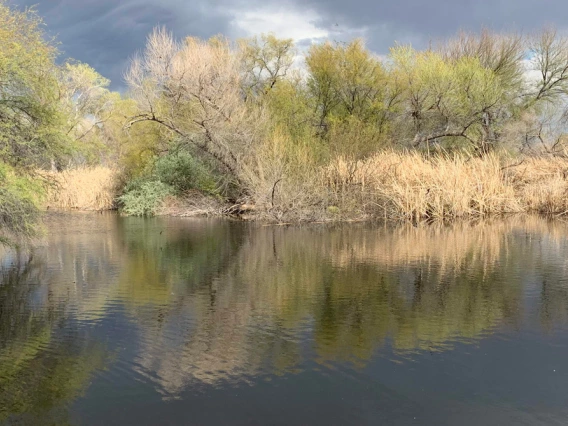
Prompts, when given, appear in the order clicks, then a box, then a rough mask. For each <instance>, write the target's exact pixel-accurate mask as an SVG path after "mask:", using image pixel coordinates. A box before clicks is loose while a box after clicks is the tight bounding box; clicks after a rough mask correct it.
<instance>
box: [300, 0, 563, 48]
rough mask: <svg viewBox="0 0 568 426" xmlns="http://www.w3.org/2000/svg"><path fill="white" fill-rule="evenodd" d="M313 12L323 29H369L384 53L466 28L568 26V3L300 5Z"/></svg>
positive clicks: (317, 0)
mask: <svg viewBox="0 0 568 426" xmlns="http://www.w3.org/2000/svg"><path fill="white" fill-rule="evenodd" d="M300 4H301V5H302V7H304V8H313V9H314V10H316V11H317V12H318V14H319V15H320V16H321V19H320V21H319V22H318V23H317V24H318V25H319V26H321V27H324V28H333V27H334V26H335V24H336V23H337V24H339V27H341V26H343V27H346V28H347V29H348V30H349V29H356V28H361V27H365V28H366V29H367V37H368V41H369V45H370V46H371V47H372V48H375V49H376V50H379V51H380V53H382V52H385V51H386V50H387V49H388V47H389V46H392V44H393V42H394V41H399V42H404V43H407V42H412V43H413V44H418V45H425V44H427V43H428V42H429V41H435V40H437V39H440V38H443V37H447V36H448V35H451V34H455V33H456V32H457V31H459V30H461V29H465V30H474V31H476V30H479V29H480V28H482V27H488V28H491V29H495V30H516V31H523V32H531V31H533V30H535V29H537V28H541V27H542V26H544V25H550V24H552V25H554V24H556V25H557V26H558V27H562V26H563V25H564V23H565V22H568V20H567V18H568V2H566V0H429V1H426V0H398V1H390V0H382V1H373V0H348V1H345V0H302V1H301V2H300V1H299V0H298V5H300Z"/></svg>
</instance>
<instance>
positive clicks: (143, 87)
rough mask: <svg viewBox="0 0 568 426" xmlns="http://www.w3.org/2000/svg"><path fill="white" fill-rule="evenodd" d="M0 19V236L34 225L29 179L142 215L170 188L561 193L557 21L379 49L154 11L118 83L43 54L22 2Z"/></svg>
mask: <svg viewBox="0 0 568 426" xmlns="http://www.w3.org/2000/svg"><path fill="white" fill-rule="evenodd" d="M0 22H1V24H0V42H1V43H0V82H1V83H2V84H0V172H1V173H2V175H3V176H6V178H4V179H2V182H1V183H0V201H1V202H0V205H2V211H1V212H0V218H1V219H0V220H1V222H0V225H1V226H0V228H1V232H2V234H1V238H2V241H3V242H7V241H13V236H15V235H23V236H32V235H34V233H36V232H37V227H36V226H35V225H34V224H35V223H36V221H37V218H38V217H39V215H38V211H39V210H38V209H39V207H40V206H42V205H45V202H44V201H45V199H44V196H45V194H46V193H47V204H48V205H49V206H51V207H59V208H82V209H84V208H88V209H104V208H113V207H115V206H118V207H119V208H121V209H122V211H123V212H124V213H126V214H132V215H152V214H157V213H159V212H161V211H163V210H162V209H161V208H160V206H163V205H164V203H165V202H170V203H171V200H174V199H178V200H190V201H191V202H189V204H190V205H191V206H192V207H191V208H196V209H197V210H199V211H204V210H207V209H200V208H199V206H198V205H197V204H199V203H204V204H207V205H210V204H211V203H212V202H213V203H221V204H222V205H223V204H224V205H225V206H226V208H225V209H221V208H219V209H218V210H219V211H226V212H241V213H242V212H243V211H254V214H255V216H256V217H259V218H264V219H269V220H275V221H302V220H310V221H314V220H315V221H319V220H338V219H340V220H345V219H364V218H372V217H379V216H380V217H389V218H406V219H412V220H420V219H434V218H442V219H447V218H453V217H461V216H485V215H489V214H495V213H504V212H511V211H545V212H549V213H565V212H566V210H567V209H566V205H565V203H564V201H563V200H564V198H565V195H566V194H568V184H567V181H566V178H565V177H566V170H568V160H567V159H566V140H567V138H566V132H565V124H566V105H567V104H566V100H567V96H566V95H567V93H568V39H567V38H564V37H563V36H561V35H559V34H557V33H556V32H555V31H554V30H553V29H545V30H543V31H542V32H541V33H539V34H535V35H529V36H521V35H516V34H511V35H507V34H497V33H493V32H490V31H487V30H484V31H482V32H480V33H479V34H472V33H462V34H459V35H458V36H457V37H455V38H453V39H450V40H447V41H445V42H442V43H440V44H439V45H437V46H434V47H431V48H429V49H427V50H423V51H420V50H416V49H414V48H412V47H411V46H402V45H398V46H395V47H393V48H392V49H391V51H390V53H389V55H388V56H387V57H385V58H379V57H377V56H376V55H374V54H373V53H372V52H370V51H369V50H368V49H366V48H365V45H364V43H363V41H362V40H353V41H352V42H349V43H332V42H324V43H321V44H314V45H312V46H311V47H310V48H309V49H308V50H307V51H300V50H299V49H298V48H296V47H295V46H294V43H293V41H292V40H290V39H278V38H276V37H275V36H274V35H271V34H269V35H260V36H257V37H252V38H249V39H243V40H238V41H236V42H232V41H230V40H227V39H225V38H223V37H219V36H218V37H214V38H212V39H210V40H199V39H196V38H193V37H187V38H186V39H184V40H176V39H174V37H173V36H172V35H171V34H170V33H169V32H168V31H167V30H166V29H164V28H157V29H156V30H154V31H153V32H152V33H151V34H150V35H149V37H148V40H147V44H146V48H145V50H144V51H143V52H142V53H141V54H140V55H139V56H137V57H136V58H134V59H133V60H132V63H131V64H130V67H129V69H128V70H127V72H126V74H125V78H126V82H127V84H128V88H129V91H128V92H127V93H126V94H125V95H124V96H121V95H120V94H118V93H113V92H111V91H109V89H108V87H109V83H110V82H109V81H108V80H107V79H105V78H104V77H102V76H101V75H100V74H98V73H97V72H96V71H95V70H94V69H93V68H91V67H90V66H89V65H87V64H83V63H79V62H76V61H74V60H71V59H68V60H65V61H63V62H62V63H61V61H59V58H58V52H57V49H56V47H55V43H54V41H53V40H49V39H47V38H46V36H45V34H44V32H43V30H42V28H43V26H42V21H41V19H40V18H39V17H38V16H37V14H36V13H35V12H34V11H33V10H28V11H24V12H20V11H17V10H15V9H13V8H10V7H9V6H8V5H7V3H5V2H3V1H2V2H0ZM536 164H538V171H537V170H536V169H535V167H536ZM525 166H526V167H525ZM542 170H547V172H546V173H543V172H542ZM531 171H534V173H536V174H537V175H538V176H539V178H538V179H537V180H538V182H539V183H538V185H537V186H538V188H540V189H542V188H545V189H546V191H548V192H550V191H553V192H554V194H553V195H552V194H551V195H550V197H548V198H547V199H546V200H544V199H542V191H541V192H539V191H540V189H539V190H538V191H537V190H535V188H534V184H535V183H534V182H533V181H532V180H531V179H532V178H530V177H528V176H529V173H530V172H531ZM90 176H106V177H101V178H100V179H99V180H98V182H100V184H97V185H93V187H92V189H89V188H88V187H86V185H85V182H86V180H88V179H90ZM527 179H528V180H527ZM450 182H453V183H452V184H451V185H452V186H451V187H450ZM456 183H458V184H456ZM95 192H96V194H95ZM87 193H91V194H90V195H89V196H85V194H87ZM535 198H536V199H535ZM168 200H169V201H168ZM212 200H213V201H212Z"/></svg>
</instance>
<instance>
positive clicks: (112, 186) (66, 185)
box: [46, 166, 119, 210]
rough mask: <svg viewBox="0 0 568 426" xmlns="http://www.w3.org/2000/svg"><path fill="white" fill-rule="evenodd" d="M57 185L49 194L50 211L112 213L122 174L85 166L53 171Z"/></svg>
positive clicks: (113, 170) (105, 168)
mask: <svg viewBox="0 0 568 426" xmlns="http://www.w3.org/2000/svg"><path fill="white" fill-rule="evenodd" d="M48 176H49V177H50V178H51V179H52V181H53V182H54V183H55V184H54V185H53V186H52V187H51V188H50V189H49V191H48V196H47V205H46V207H47V208H51V209H60V210H111V209H113V208H114V201H115V199H116V196H117V193H118V188H119V184H118V172H117V171H116V170H115V169H111V168H108V167H102V166H97V167H85V168H79V169H73V170H65V171H63V172H50V173H48Z"/></svg>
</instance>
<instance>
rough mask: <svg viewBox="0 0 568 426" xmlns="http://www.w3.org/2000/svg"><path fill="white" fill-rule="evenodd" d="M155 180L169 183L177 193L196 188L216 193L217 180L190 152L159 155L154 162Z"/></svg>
mask: <svg viewBox="0 0 568 426" xmlns="http://www.w3.org/2000/svg"><path fill="white" fill-rule="evenodd" d="M153 175H154V177H155V178H156V180H159V181H160V182H163V183H165V184H166V185H170V186H171V187H172V188H174V190H175V191H176V192H177V193H180V192H184V191H188V190H190V189H197V190H199V191H203V192H205V193H209V194H216V193H217V182H216V180H215V178H214V177H213V175H212V172H211V171H210V170H209V168H208V167H207V166H206V165H204V164H203V163H202V162H200V161H199V160H197V159H196V158H195V157H193V156H192V155H191V154H189V153H187V152H184V151H180V152H176V153H173V154H168V155H166V156H163V157H160V158H158V159H157V160H156V162H155V164H154V172H153Z"/></svg>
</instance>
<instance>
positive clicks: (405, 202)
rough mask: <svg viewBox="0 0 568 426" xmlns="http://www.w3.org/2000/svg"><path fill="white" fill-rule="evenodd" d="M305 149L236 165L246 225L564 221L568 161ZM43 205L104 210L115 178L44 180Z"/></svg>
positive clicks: (213, 204)
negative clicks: (524, 216) (510, 218)
mask: <svg viewBox="0 0 568 426" xmlns="http://www.w3.org/2000/svg"><path fill="white" fill-rule="evenodd" d="M321 164H322V162H321V159H319V160H316V159H314V152H313V150H312V149H311V148H308V147H306V146H303V145H302V144H296V145H291V144H290V143H289V141H288V140H287V139H286V138H285V137H284V136H282V135H280V136H278V135H276V137H274V138H272V139H271V140H270V141H268V142H267V143H266V144H265V145H264V146H263V147H261V148H259V149H257V150H256V151H255V152H254V153H252V154H251V155H250V157H249V159H247V161H246V162H245V163H243V167H242V178H243V180H244V181H245V182H246V185H247V186H248V188H249V190H248V194H249V195H248V197H247V198H246V199H244V200H242V201H243V203H246V204H248V205H252V206H254V209H253V211H252V213H250V214H251V217H252V218H256V219H260V220H268V221H273V222H301V221H308V222H310V221H311V222H314V221H346V220H369V219H389V220H402V221H412V222H417V221H440V220H441V221H447V220H456V219H475V218H486V217H490V216H499V215H504V214H511V213H540V214H547V215H557V216H561V215H566V214H568V159H564V158H552V157H548V158H547V157H541V158H527V159H524V160H518V159H516V160H515V159H507V158H502V157H499V156H497V155H488V156H486V157H484V158H474V157H467V156H464V155H449V154H447V155H437V156H431V157H428V156H425V155H422V154H420V153H417V152H395V151H383V152H379V153H377V154H374V155H372V156H370V157H368V158H366V159H362V160H350V159H349V158H347V157H342V156H338V157H336V158H335V159H332V160H331V161H329V162H327V164H326V165H325V166H322V165H321ZM50 177H51V178H52V180H53V181H54V182H55V184H54V185H53V186H52V188H51V189H50V190H49V191H48V197H47V206H48V207H49V208H54V209H78V210H108V209H112V208H114V206H115V200H116V198H117V194H118V193H119V190H120V185H119V173H118V172H117V171H116V170H113V169H110V168H105V167H93V168H81V169H75V170H69V171H64V172H59V173H50ZM166 201H167V202H165V203H164V205H163V206H162V208H161V209H160V211H159V212H158V213H157V214H166V215H176V216H195V215H220V214H222V212H223V211H224V209H223V202H222V200H221V198H219V197H217V198H214V197H208V196H207V194H203V193H201V192H199V191H186V192H184V193H183V194H181V195H180V196H177V197H173V196H172V197H169V198H168V200H166Z"/></svg>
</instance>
